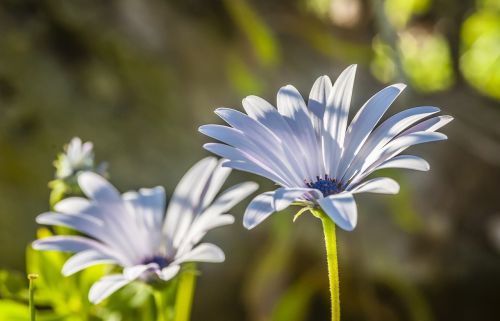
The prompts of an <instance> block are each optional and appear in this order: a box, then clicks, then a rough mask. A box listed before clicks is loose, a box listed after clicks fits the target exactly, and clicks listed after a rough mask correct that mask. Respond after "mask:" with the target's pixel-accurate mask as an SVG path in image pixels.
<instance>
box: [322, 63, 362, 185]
mask: <svg viewBox="0 0 500 321" xmlns="http://www.w3.org/2000/svg"><path fill="white" fill-rule="evenodd" d="M355 75H356V65H351V66H349V67H347V68H346V69H345V70H344V71H343V72H342V73H341V74H340V76H339V77H338V78H337V80H336V81H335V83H334V85H333V88H332V90H331V91H330V96H329V97H328V101H327V105H326V109H325V114H324V116H323V126H324V132H323V149H324V154H325V156H324V157H325V159H324V162H325V167H326V170H327V172H328V174H329V175H330V176H331V177H335V174H336V172H337V168H338V164H339V160H340V153H341V151H342V147H343V146H344V139H345V133H346V128H347V119H348V116H349V107H350V105H351V96H352V89H353V85H354V77H355ZM316 175H317V174H316Z"/></svg>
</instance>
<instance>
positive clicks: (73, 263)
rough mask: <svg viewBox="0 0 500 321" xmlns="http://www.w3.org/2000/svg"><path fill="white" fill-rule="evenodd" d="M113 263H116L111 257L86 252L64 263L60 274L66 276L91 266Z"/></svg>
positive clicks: (92, 251)
mask: <svg viewBox="0 0 500 321" xmlns="http://www.w3.org/2000/svg"><path fill="white" fill-rule="evenodd" d="M114 263H118V262H117V260H116V258H114V257H112V256H111V255H108V254H105V253H102V252H100V251H96V250H86V251H83V252H80V253H77V254H75V255H73V256H72V257H70V258H69V259H68V260H67V261H66V263H64V266H63V268H62V273H63V274H64V275H65V276H68V275H71V274H74V273H76V272H78V271H81V270H83V269H86V268H88V267H90V266H93V265H97V264H114Z"/></svg>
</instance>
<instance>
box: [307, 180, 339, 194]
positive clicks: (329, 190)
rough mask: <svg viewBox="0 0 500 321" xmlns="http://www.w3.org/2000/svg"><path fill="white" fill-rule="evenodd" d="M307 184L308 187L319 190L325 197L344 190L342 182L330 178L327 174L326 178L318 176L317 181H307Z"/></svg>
mask: <svg viewBox="0 0 500 321" xmlns="http://www.w3.org/2000/svg"><path fill="white" fill-rule="evenodd" d="M306 185H307V187H310V188H314V189H317V190H319V191H320V192H321V193H322V194H323V196H324V197H327V196H329V195H333V194H337V193H340V192H342V190H343V189H342V183H340V182H337V181H336V180H335V179H334V178H329V177H328V175H325V177H324V178H321V177H319V176H316V181H315V182H307V181H306Z"/></svg>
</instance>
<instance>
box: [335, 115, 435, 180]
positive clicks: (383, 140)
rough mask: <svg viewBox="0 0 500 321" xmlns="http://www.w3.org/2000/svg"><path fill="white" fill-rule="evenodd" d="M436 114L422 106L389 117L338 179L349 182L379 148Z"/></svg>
mask: <svg viewBox="0 0 500 321" xmlns="http://www.w3.org/2000/svg"><path fill="white" fill-rule="evenodd" d="M437 112H439V108H436V107H431V106H422V107H414V108H410V109H407V110H404V111H402V112H399V113H397V114H395V115H393V116H391V117H389V119H387V120H386V121H384V122H383V123H382V124H381V125H380V126H378V127H377V128H375V130H374V131H373V132H372V133H371V134H370V136H369V137H368V139H367V140H366V142H365V143H364V145H363V147H362V149H361V150H360V151H359V152H358V153H357V154H356V157H355V159H354V160H353V162H352V163H351V165H350V166H349V168H348V169H347V170H346V172H345V173H339V177H341V178H342V180H343V181H349V180H350V179H351V178H352V177H353V176H354V174H355V173H356V172H358V171H359V170H360V169H361V167H362V166H363V164H364V163H365V162H366V160H367V159H369V158H370V154H373V153H377V151H378V150H380V148H382V147H383V146H385V145H386V144H387V143H388V142H389V141H391V140H392V139H393V138H394V137H396V135H398V134H400V133H401V132H402V131H403V130H405V129H406V128H407V127H408V126H410V125H411V124H414V123H416V122H418V121H419V120H421V119H423V118H425V117H427V116H429V115H432V114H434V113H437Z"/></svg>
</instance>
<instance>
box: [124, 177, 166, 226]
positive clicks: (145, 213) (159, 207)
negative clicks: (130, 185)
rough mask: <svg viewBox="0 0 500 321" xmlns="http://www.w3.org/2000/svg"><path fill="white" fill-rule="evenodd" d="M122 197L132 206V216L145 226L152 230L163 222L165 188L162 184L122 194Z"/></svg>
mask: <svg viewBox="0 0 500 321" xmlns="http://www.w3.org/2000/svg"><path fill="white" fill-rule="evenodd" d="M122 197H123V199H124V200H125V201H126V202H127V203H128V204H130V205H131V206H132V208H131V209H132V212H133V216H134V217H135V219H136V220H138V221H142V223H143V224H144V225H145V227H146V228H148V229H150V230H154V229H156V228H157V227H158V225H159V224H161V223H162V222H163V215H164V213H165V199H166V197H165V189H164V188H163V187H162V186H157V187H154V188H141V189H140V190H139V191H138V192H135V191H132V192H127V193H125V194H123V196H122Z"/></svg>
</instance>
